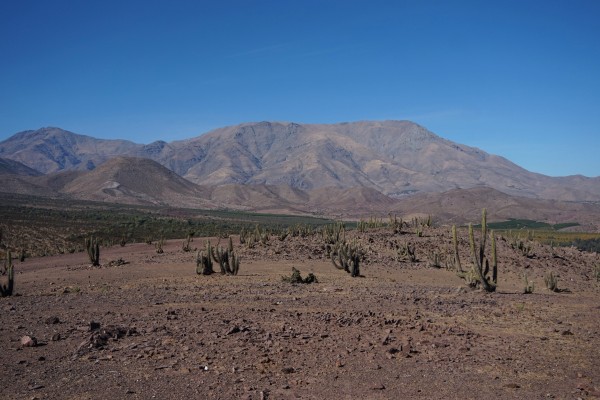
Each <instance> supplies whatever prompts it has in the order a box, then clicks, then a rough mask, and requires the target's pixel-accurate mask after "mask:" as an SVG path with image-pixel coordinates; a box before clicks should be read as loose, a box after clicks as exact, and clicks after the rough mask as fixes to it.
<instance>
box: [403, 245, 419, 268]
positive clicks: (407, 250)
mask: <svg viewBox="0 0 600 400" xmlns="http://www.w3.org/2000/svg"><path fill="white" fill-rule="evenodd" d="M398 260H399V261H400V260H408V261H410V262H411V263H414V262H417V261H418V260H417V255H416V254H415V245H414V244H410V243H408V242H407V243H406V245H404V247H401V248H400V249H398Z"/></svg>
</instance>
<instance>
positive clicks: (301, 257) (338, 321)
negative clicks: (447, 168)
mask: <svg viewBox="0 0 600 400" xmlns="http://www.w3.org/2000/svg"><path fill="white" fill-rule="evenodd" d="M432 236H433V234H432ZM296 239H297V238H288V239H286V241H292V242H293V241H294V240H296ZM446 239H447V238H446ZM194 243H196V245H197V246H200V243H202V241H201V240H200V239H196V241H195V242H194ZM365 243H367V242H365ZM376 244H377V243H375V244H373V247H375V246H376ZM237 246H239V245H238V244H236V247H237ZM303 246H304V247H303ZM381 246H383V244H382V245H381ZM313 247H314V246H313ZM313 247H311V244H310V242H308V243H307V244H306V245H304V244H303V243H302V242H301V241H300V240H297V241H296V242H293V245H290V246H287V247H286V244H285V243H274V244H273V245H272V246H269V247H265V248H261V247H259V248H255V249H252V250H248V249H241V250H240V251H241V252H242V257H243V258H242V265H241V270H240V274H239V275H238V276H222V275H220V274H215V275H211V276H200V275H196V274H195V253H193V252H188V253H185V252H183V251H182V250H181V242H180V241H170V242H168V243H167V245H166V246H165V253H164V254H156V253H155V252H154V247H153V246H149V245H146V244H128V245H126V246H125V247H119V246H115V247H111V248H102V249H101V250H102V253H101V261H102V262H103V263H105V265H104V266H103V267H100V268H92V267H89V261H88V260H87V259H86V256H85V254H83V253H76V254H70V255H62V256H53V257H41V258H31V259H27V260H26V261H25V262H24V263H19V262H16V271H17V275H16V291H17V293H18V294H19V295H18V296H13V297H9V298H1V299H0V349H1V350H0V376H2V380H1V383H0V386H1V387H0V398H2V399H58V398H60V399H101V398H111V399H150V398H156V399H167V398H169V399H187V398H210V399H234V398H241V399H267V398H268V399H333V398H336V399H337V398H341V399H344V398H347V399H399V398H427V399H451V398H456V399H481V398H506V399H514V398H522V399H547V398H557V399H577V398H583V399H589V398H600V284H599V283H598V282H596V281H595V280H594V279H591V278H590V276H589V270H590V268H591V263H593V262H594V261H595V260H597V259H594V256H592V255H590V256H585V255H580V256H578V257H581V260H584V261H582V262H581V263H580V264H579V263H578V264H577V265H579V267H577V266H571V265H570V264H569V268H573V270H568V269H564V268H566V267H564V263H562V264H561V262H562V261H560V258H556V260H557V261H555V262H556V263H557V264H556V265H550V267H552V268H556V269H557V270H559V271H562V272H561V274H560V275H561V281H560V282H559V285H562V287H564V288H565V289H569V290H570V292H563V293H553V292H550V291H548V290H546V289H545V288H544V287H543V286H544V285H543V279H540V277H541V276H542V273H543V268H544V265H547V264H546V261H540V262H539V263H538V264H536V263H535V262H534V261H529V260H528V259H525V258H523V261H522V265H518V264H517V262H515V261H513V258H511V257H509V256H508V255H506V254H504V255H503V254H502V253H501V257H500V260H501V262H500V277H499V279H500V282H499V291H498V292H497V293H492V294H488V293H484V292H481V291H478V290H471V289H469V288H467V287H466V286H465V285H464V282H463V281H462V280H461V279H459V278H458V277H457V276H456V274H455V273H453V272H451V271H448V270H445V269H433V268H430V267H428V266H427V263H426V262H425V261H424V260H422V261H421V262H419V263H416V264H409V263H401V262H398V263H396V262H392V261H390V260H389V259H388V258H385V257H383V258H382V257H380V258H377V257H373V258H372V260H371V262H369V263H365V264H364V265H363V267H362V268H361V272H362V273H363V274H364V275H365V277H362V278H351V277H350V276H349V275H348V274H346V273H344V272H343V271H339V270H336V269H334V268H333V267H332V265H331V263H330V262H329V261H328V260H325V259H324V257H322V255H321V254H319V251H318V248H317V251H315V250H314V249H313ZM501 250H502V247H501ZM504 251H505V252H506V251H507V250H504ZM564 251H565V252H567V253H568V252H569V251H574V249H565V250H564ZM382 252H383V250H381V251H379V252H378V254H381V253H382ZM567 253H565V254H563V256H561V257H563V258H566V256H567V255H568V254H567ZM569 254H570V253H569ZM586 257H587V258H586ZM119 258H121V259H123V260H124V261H126V262H128V263H127V264H125V265H120V266H108V265H107V264H108V262H109V261H110V260H118V259H119ZM422 258H424V257H422ZM465 258H466V257H465ZM463 259H464V258H463ZM551 259H552V258H548V260H551ZM508 260H510V263H509V261H508ZM537 260H538V261H539V260H545V258H544V257H543V253H542V250H541V249H538V250H537ZM503 261H504V262H505V264H502V262H503ZM548 262H551V261H548ZM552 262H554V261H552ZM525 264H531V265H527V267H528V270H529V271H530V272H531V275H530V277H531V278H532V279H534V280H535V282H536V290H535V292H534V293H533V294H529V295H525V294H522V286H523V285H522V273H521V272H522V269H523V268H525V267H524V265H525ZM561 265H562V268H563V269H562V270H561V269H560V268H561ZM292 267H296V268H297V269H299V270H300V271H301V273H302V275H303V276H304V275H306V274H308V273H309V272H312V273H314V274H315V275H316V276H317V278H318V281H319V282H318V283H315V284H309V285H308V284H307V285H292V284H290V283H286V282H284V281H282V279H281V277H282V275H288V276H289V275H290V273H291V268H292ZM576 268H579V269H576ZM26 335H31V336H34V337H35V338H37V342H38V345H37V346H35V347H23V346H22V345H21V342H20V340H21V338H22V337H23V336H26Z"/></svg>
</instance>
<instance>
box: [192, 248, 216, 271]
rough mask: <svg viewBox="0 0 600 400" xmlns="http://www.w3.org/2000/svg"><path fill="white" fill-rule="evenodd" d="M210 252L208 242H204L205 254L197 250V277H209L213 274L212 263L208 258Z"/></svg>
mask: <svg viewBox="0 0 600 400" xmlns="http://www.w3.org/2000/svg"><path fill="white" fill-rule="evenodd" d="M211 251H212V249H211V246H210V242H209V241H208V240H207V241H206V254H205V253H204V251H202V250H198V253H197V254H196V273H197V274H198V275H210V274H212V273H213V272H214V270H213V263H212V260H211V258H210V257H211V256H210V253H211Z"/></svg>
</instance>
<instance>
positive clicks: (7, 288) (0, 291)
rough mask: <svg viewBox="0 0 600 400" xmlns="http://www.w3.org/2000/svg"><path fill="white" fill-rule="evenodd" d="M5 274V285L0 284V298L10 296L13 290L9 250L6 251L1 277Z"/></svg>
mask: <svg viewBox="0 0 600 400" xmlns="http://www.w3.org/2000/svg"><path fill="white" fill-rule="evenodd" d="M4 274H6V276H7V282H6V285H3V284H0V297H6V296H12V294H13V290H14V288H15V270H14V268H13V265H12V255H11V254H10V250H7V251H6V260H4V271H3V275H4Z"/></svg>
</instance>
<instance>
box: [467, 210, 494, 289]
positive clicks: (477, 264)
mask: <svg viewBox="0 0 600 400" xmlns="http://www.w3.org/2000/svg"><path fill="white" fill-rule="evenodd" d="M487 236H488V232H487V212H486V209H485V208H484V209H483V211H482V212H481V240H480V243H479V249H476V246H475V235H474V234H473V225H472V224H469V243H470V245H471V254H472V256H473V268H474V269H475V274H476V276H477V279H478V280H479V283H480V284H481V286H482V287H483V288H484V289H485V290H486V291H487V292H494V291H495V290H496V285H497V282H498V264H497V259H496V239H495V238H494V234H493V232H492V234H491V237H492V278H491V279H490V278H489V277H488V273H489V270H490V265H489V261H488V258H487V257H486V256H485V247H486V242H487Z"/></svg>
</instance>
